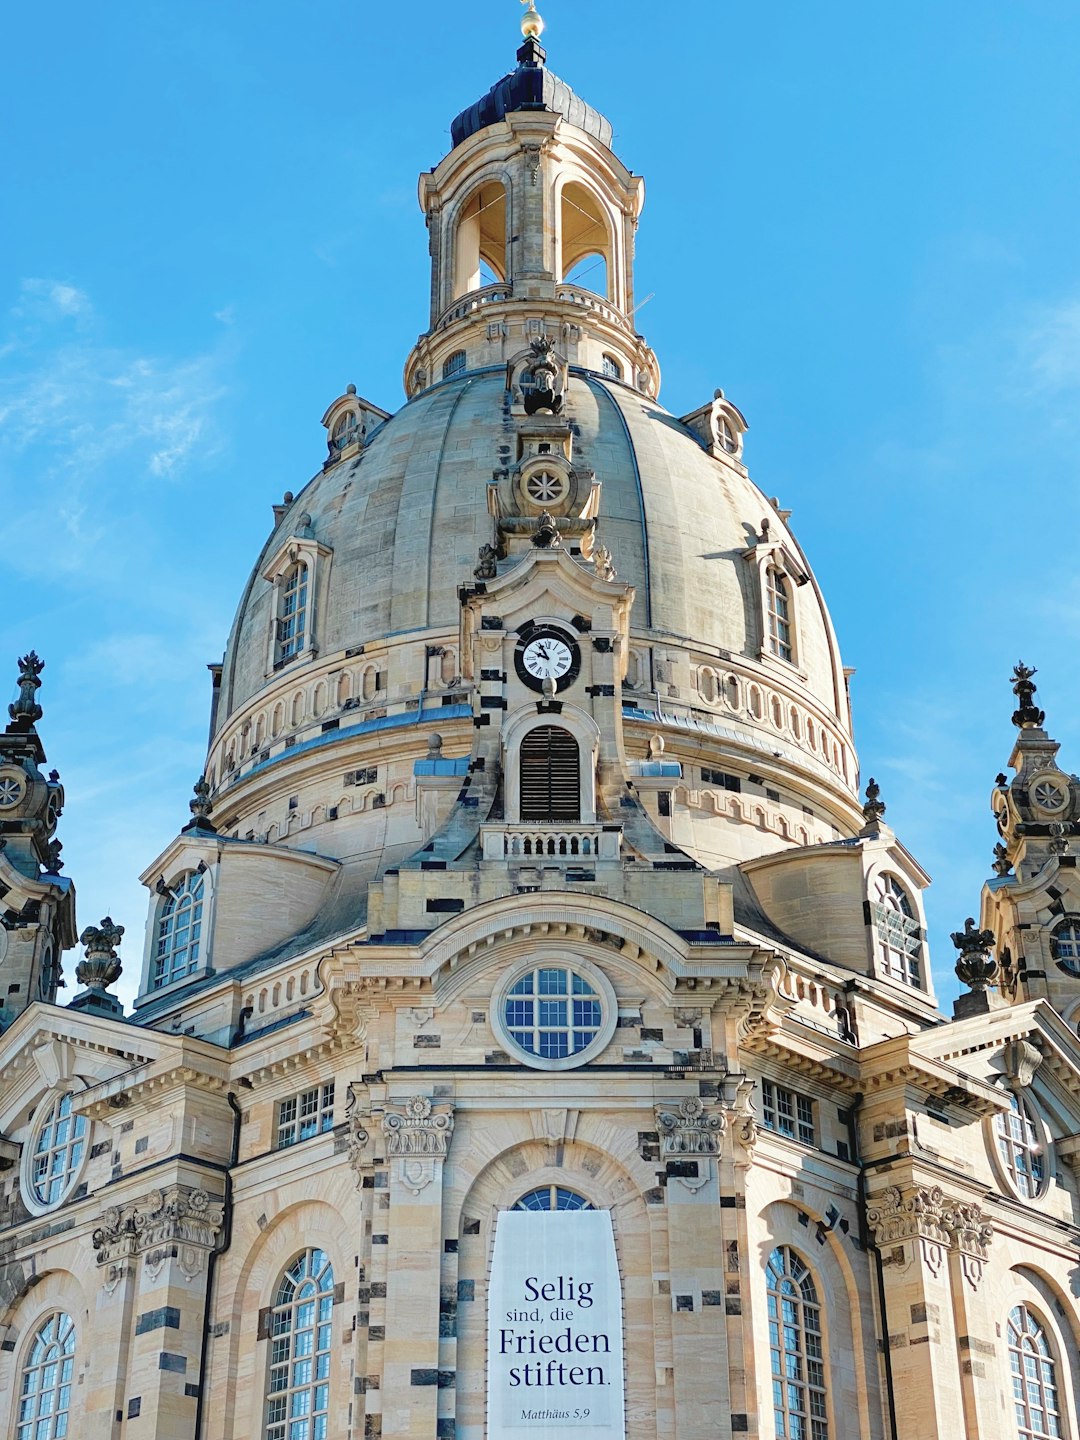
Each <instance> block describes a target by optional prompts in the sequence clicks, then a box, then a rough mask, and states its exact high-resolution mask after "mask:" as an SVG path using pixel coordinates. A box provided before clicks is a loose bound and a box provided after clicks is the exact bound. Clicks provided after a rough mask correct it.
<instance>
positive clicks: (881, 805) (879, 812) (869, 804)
mask: <svg viewBox="0 0 1080 1440" xmlns="http://www.w3.org/2000/svg"><path fill="white" fill-rule="evenodd" d="M862 813H863V819H864V820H865V821H866V823H867V824H868V825H874V824H876V823H877V821H879V820H880V819H881V817H882V816H883V815H884V814H885V802H884V801H883V800H882V798H881V786H880V785H879V784H878V783H877V781H876V780H875V779H874V777H873V776H872V775H871V777H870V782H869V784H868V785H867V787H866V804H865V805H864V806H863V810H862Z"/></svg>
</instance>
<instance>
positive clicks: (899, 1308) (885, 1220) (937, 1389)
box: [867, 1184, 969, 1440]
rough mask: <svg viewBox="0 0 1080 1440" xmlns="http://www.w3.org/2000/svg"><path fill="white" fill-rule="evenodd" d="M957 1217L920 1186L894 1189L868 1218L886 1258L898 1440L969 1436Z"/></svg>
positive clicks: (885, 1321) (886, 1323) (875, 1202)
mask: <svg viewBox="0 0 1080 1440" xmlns="http://www.w3.org/2000/svg"><path fill="white" fill-rule="evenodd" d="M949 1214H950V1212H949V1205H948V1201H947V1200H946V1198H945V1196H944V1194H943V1193H942V1191H941V1189H940V1187H938V1186H923V1185H913V1184H910V1185H905V1186H904V1187H903V1188H901V1187H900V1186H899V1185H892V1186H889V1187H888V1188H887V1189H886V1190H883V1191H882V1192H881V1193H880V1194H879V1195H878V1196H876V1197H873V1198H872V1199H871V1202H870V1205H869V1207H868V1210H867V1220H868V1222H869V1225H870V1228H871V1230H872V1231H873V1234H874V1241H875V1244H876V1246H877V1249H878V1251H879V1253H880V1256H881V1267H882V1276H883V1282H884V1292H885V1293H884V1315H883V1317H882V1329H883V1331H884V1332H885V1333H884V1335H883V1337H882V1339H883V1343H884V1344H886V1345H887V1346H888V1347H889V1354H890V1357H891V1361H892V1375H893V1390H894V1394H895V1396H896V1397H897V1400H898V1403H897V1406H896V1411H897V1414H896V1426H897V1440H939V1437H940V1436H942V1435H965V1436H966V1435H967V1434H968V1433H969V1432H968V1431H967V1430H966V1429H965V1428H964V1427H965V1424H966V1414H965V1409H964V1404H963V1397H962V1394H961V1386H960V1374H959V1368H958V1365H957V1360H956V1350H955V1345H954V1342H953V1334H954V1331H953V1314H952V1292H951V1284H950V1268H949V1249H950V1245H951V1235H950V1232H949V1229H948V1220H949Z"/></svg>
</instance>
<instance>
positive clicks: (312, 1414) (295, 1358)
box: [259, 1245, 338, 1440]
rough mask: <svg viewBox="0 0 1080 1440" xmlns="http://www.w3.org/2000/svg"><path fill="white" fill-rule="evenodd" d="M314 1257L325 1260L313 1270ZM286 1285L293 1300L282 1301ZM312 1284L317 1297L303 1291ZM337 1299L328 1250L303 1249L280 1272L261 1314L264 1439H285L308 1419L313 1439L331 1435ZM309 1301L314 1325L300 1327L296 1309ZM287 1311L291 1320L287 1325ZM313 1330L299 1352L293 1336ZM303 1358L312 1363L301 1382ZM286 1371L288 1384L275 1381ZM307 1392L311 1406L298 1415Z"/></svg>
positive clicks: (324, 1439)
mask: <svg viewBox="0 0 1080 1440" xmlns="http://www.w3.org/2000/svg"><path fill="white" fill-rule="evenodd" d="M316 1258H318V1259H319V1261H320V1262H321V1263H319V1265H318V1269H316V1268H315V1264H316ZM298 1265H299V1266H300V1272H299V1273H298V1274H297V1275H295V1277H293V1275H292V1272H294V1271H296V1269H297V1266H298ZM326 1280H328V1281H329V1284H328V1285H326V1284H324V1283H323V1282H324V1281H326ZM287 1283H288V1284H291V1285H292V1286H293V1293H292V1296H291V1297H290V1298H289V1299H286V1300H283V1299H282V1298H281V1297H282V1295H283V1293H284V1287H285V1285H286V1284H287ZM308 1286H312V1287H313V1288H314V1296H313V1297H312V1298H311V1299H309V1298H308V1297H307V1296H306V1295H305V1294H304V1293H303V1292H304V1291H305V1290H306V1289H307V1287H308ZM337 1299H338V1293H337V1286H336V1281H335V1277H334V1267H333V1263H332V1262H331V1260H330V1257H329V1255H328V1253H327V1252H326V1251H325V1250H323V1249H322V1248H321V1247H320V1246H318V1245H309V1246H308V1247H307V1248H306V1249H304V1250H301V1251H299V1252H298V1253H297V1254H296V1255H294V1256H293V1258H292V1260H290V1261H289V1263H288V1264H287V1265H285V1266H283V1267H282V1269H281V1271H280V1272H279V1274H278V1279H277V1283H276V1285H275V1286H274V1290H273V1295H272V1298H271V1303H270V1304H269V1305H268V1306H267V1307H266V1309H265V1310H263V1311H262V1312H261V1314H260V1317H259V1338H260V1339H263V1340H266V1342H267V1347H266V1357H265V1371H264V1381H263V1404H262V1408H261V1418H260V1422H259V1427H260V1428H259V1436H260V1440H286V1437H287V1436H288V1434H289V1428H290V1423H291V1422H293V1421H295V1420H299V1419H305V1418H306V1419H308V1420H310V1421H311V1422H312V1423H311V1428H310V1432H309V1440H326V1437H327V1436H328V1435H329V1433H330V1415H331V1413H332V1408H331V1407H332V1401H333V1398H334V1397H333V1393H332V1392H333V1388H334V1386H333V1376H334V1354H335V1334H334V1332H335V1317H334V1309H335V1306H336V1305H337ZM309 1303H313V1304H314V1311H313V1315H312V1324H311V1325H310V1327H309V1326H306V1325H305V1326H303V1327H298V1325H297V1321H298V1319H300V1316H299V1315H298V1313H297V1312H298V1311H300V1310H301V1307H303V1306H304V1305H306V1304H309ZM324 1311H325V1314H324V1313H323V1312H324ZM286 1315H287V1319H288V1324H285V1323H283V1321H284V1320H285V1318H286ZM324 1327H325V1329H326V1331H327V1332H328V1333H327V1334H326V1335H325V1336H323V1335H322V1334H321V1333H320V1332H321V1331H322V1330H323V1329H324ZM309 1329H310V1331H311V1336H312V1338H311V1348H310V1349H308V1350H306V1351H305V1350H303V1349H300V1350H299V1351H298V1350H297V1347H296V1344H295V1339H296V1337H297V1336H298V1335H303V1334H305V1333H307V1331H308V1330H309ZM286 1337H288V1344H287V1345H286V1346H285V1347H283V1346H282V1341H283V1340H285V1339H286ZM323 1340H325V1344H323V1343H321V1342H322V1341H323ZM305 1361H307V1362H308V1363H309V1374H308V1377H307V1378H306V1379H304V1380H303V1381H302V1382H301V1383H300V1384H296V1383H295V1375H296V1368H297V1365H298V1362H299V1365H300V1367H302V1366H303V1364H304V1362H305ZM320 1362H321V1363H320ZM275 1372H276V1373H275ZM282 1373H283V1374H284V1378H285V1380H286V1382H287V1383H286V1384H283V1385H275V1380H276V1379H277V1378H278V1376H280V1375H281V1374H282ZM320 1389H323V1390H324V1395H323V1397H322V1400H323V1403H322V1405H321V1407H320V1408H318V1409H317V1408H316V1406H317V1405H318V1404H319V1395H318V1392H319V1390H320ZM304 1394H306V1395H307V1396H308V1397H309V1403H308V1408H307V1409H306V1410H303V1411H302V1412H301V1413H300V1414H295V1415H294V1414H292V1413H291V1411H292V1406H293V1403H294V1402H293V1400H292V1397H294V1396H298V1395H304ZM279 1404H280V1405H281V1406H282V1407H283V1408H282V1409H281V1412H280V1415H275V1414H273V1413H272V1407H274V1406H277V1405H279ZM320 1417H322V1420H323V1423H322V1427H321V1430H320V1428H319V1425H318V1421H319V1418H320Z"/></svg>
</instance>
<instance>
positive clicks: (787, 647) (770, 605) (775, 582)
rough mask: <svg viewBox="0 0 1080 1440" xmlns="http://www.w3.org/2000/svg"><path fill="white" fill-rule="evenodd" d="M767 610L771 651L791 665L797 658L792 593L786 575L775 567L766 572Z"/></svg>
mask: <svg viewBox="0 0 1080 1440" xmlns="http://www.w3.org/2000/svg"><path fill="white" fill-rule="evenodd" d="M765 587H766V596H765V599H766V610H767V614H768V620H769V649H770V651H771V652H772V653H773V654H774V655H776V656H777V657H778V658H779V659H781V660H786V661H788V662H789V663H790V662H791V661H792V660H793V659H794V657H795V646H794V640H793V631H792V625H791V591H790V589H789V588H788V580H787V576H786V575H782V574H781V573H780V571H779V570H778V569H777V568H776V566H775V565H770V566H769V567H768V569H767V570H766V571H765Z"/></svg>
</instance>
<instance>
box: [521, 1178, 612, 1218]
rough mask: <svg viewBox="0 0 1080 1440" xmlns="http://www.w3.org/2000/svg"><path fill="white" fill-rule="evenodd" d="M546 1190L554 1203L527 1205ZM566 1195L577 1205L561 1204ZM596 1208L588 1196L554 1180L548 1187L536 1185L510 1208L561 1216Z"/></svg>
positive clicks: (549, 1198)
mask: <svg viewBox="0 0 1080 1440" xmlns="http://www.w3.org/2000/svg"><path fill="white" fill-rule="evenodd" d="M545 1190H546V1191H547V1192H548V1200H549V1202H554V1203H549V1204H547V1205H526V1204H525V1201H526V1200H531V1199H533V1198H534V1197H537V1196H540V1195H542V1194H543V1192H544V1191H545ZM564 1195H565V1196H567V1197H568V1199H571V1200H573V1201H574V1202H575V1203H574V1204H572V1205H563V1204H560V1203H559V1201H560V1199H561V1197H562V1196H564ZM596 1208H597V1207H596V1206H595V1205H594V1204H593V1202H592V1201H591V1200H590V1199H589V1197H588V1196H587V1195H583V1194H582V1193H581V1191H580V1190H572V1189H571V1188H570V1186H569V1185H563V1184H561V1183H560V1182H559V1181H557V1180H553V1181H551V1183H550V1184H547V1185H536V1186H534V1187H533V1188H532V1189H531V1190H526V1192H525V1194H524V1195H519V1196H518V1198H517V1199H516V1200H515V1201H514V1203H513V1204H512V1205H511V1206H510V1209H511V1210H526V1211H529V1212H531V1213H536V1214H547V1215H550V1214H552V1213H555V1212H558V1213H559V1214H565V1213H567V1212H573V1211H575V1210H595V1209H596Z"/></svg>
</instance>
